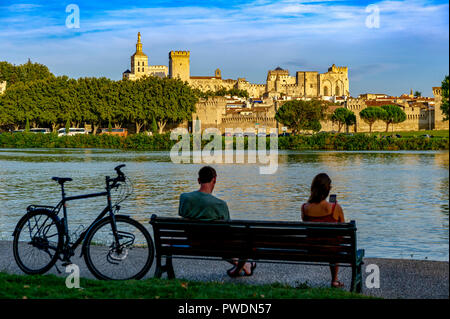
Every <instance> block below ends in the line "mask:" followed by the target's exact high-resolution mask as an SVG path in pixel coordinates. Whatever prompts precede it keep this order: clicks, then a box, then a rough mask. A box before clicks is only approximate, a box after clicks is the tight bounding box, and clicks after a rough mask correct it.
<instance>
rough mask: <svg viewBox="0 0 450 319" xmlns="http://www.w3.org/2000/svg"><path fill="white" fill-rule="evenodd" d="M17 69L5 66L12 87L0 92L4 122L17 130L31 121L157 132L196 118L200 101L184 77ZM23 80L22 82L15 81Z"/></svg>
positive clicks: (54, 125)
mask: <svg viewBox="0 0 450 319" xmlns="http://www.w3.org/2000/svg"><path fill="white" fill-rule="evenodd" d="M15 68H16V72H8V73H6V72H4V69H7V68H5V65H4V64H3V69H1V71H2V73H1V74H0V75H1V78H5V79H6V80H7V81H8V87H7V90H6V91H5V93H4V94H3V95H1V96H0V126H4V127H5V126H13V127H14V128H15V129H17V128H18V127H19V126H23V125H26V123H27V122H29V123H31V125H32V126H33V127H51V128H52V130H53V131H56V130H57V129H58V128H59V127H64V125H66V123H70V125H71V126H72V127H79V126H81V125H84V124H90V125H91V126H92V128H93V133H94V134H95V133H96V132H97V130H98V129H99V128H100V127H106V126H111V125H114V126H115V127H124V126H127V125H134V126H135V127H136V133H139V132H141V131H142V130H143V129H149V130H152V131H154V130H155V127H156V126H157V128H158V131H159V133H162V132H163V130H164V128H165V126H166V125H167V124H168V123H175V124H176V123H180V122H183V121H185V120H189V119H191V117H192V113H193V112H195V104H196V103H197V101H198V96H197V95H196V93H195V92H194V91H193V90H192V89H191V87H190V86H189V85H187V84H186V83H184V82H182V81H180V80H178V79H169V78H157V77H145V78H142V79H139V80H137V81H124V80H121V81H113V80H110V79H107V78H104V77H102V78H79V79H77V80H75V79H70V78H68V77H67V76H58V77H56V76H53V75H52V74H51V73H49V74H46V72H38V70H41V69H42V67H41V65H38V64H31V65H28V66H27V68H28V69H30V70H34V71H33V72H30V73H29V74H31V75H32V76H28V77H27V76H21V75H20V72H21V71H20V70H21V69H22V68H23V66H19V67H15ZM9 69H10V68H9ZM17 73H19V75H17ZM18 78H20V79H21V80H17V81H11V82H9V81H10V80H11V79H18ZM10 83H11V85H10ZM155 124H156V125H155ZM155 133H156V132H155Z"/></svg>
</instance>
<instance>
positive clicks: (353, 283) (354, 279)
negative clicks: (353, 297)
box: [350, 266, 356, 292]
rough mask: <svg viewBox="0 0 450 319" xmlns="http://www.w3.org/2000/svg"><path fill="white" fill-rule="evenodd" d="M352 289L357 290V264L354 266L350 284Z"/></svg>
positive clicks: (352, 290)
mask: <svg viewBox="0 0 450 319" xmlns="http://www.w3.org/2000/svg"><path fill="white" fill-rule="evenodd" d="M350 291H351V292H355V291H356V266H352V283H351V285H350Z"/></svg>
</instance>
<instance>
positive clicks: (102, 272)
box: [84, 215, 154, 280]
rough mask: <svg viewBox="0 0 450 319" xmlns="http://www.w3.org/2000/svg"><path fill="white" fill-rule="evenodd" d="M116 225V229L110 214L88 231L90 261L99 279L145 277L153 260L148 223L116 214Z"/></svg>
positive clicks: (87, 244) (85, 249)
mask: <svg viewBox="0 0 450 319" xmlns="http://www.w3.org/2000/svg"><path fill="white" fill-rule="evenodd" d="M115 226H116V231H113V220H112V218H111V217H107V218H104V219H102V220H101V221H99V222H98V223H97V224H96V225H94V226H93V228H92V229H91V230H90V231H89V233H88V234H87V235H86V238H85V245H84V247H85V248H84V259H85V261H86V265H87V267H88V268H89V270H90V271H91V272H92V274H93V275H94V276H95V277H96V278H98V279H104V280H127V279H141V278H142V277H144V275H145V274H146V273H147V272H148V270H149V269H150V267H151V265H152V262H153V257H154V249H153V240H152V238H151V236H150V234H149V232H148V231H147V229H145V227H144V226H142V225H141V224H140V223H138V222H137V221H135V220H133V219H131V218H129V217H125V216H120V215H118V216H115Z"/></svg>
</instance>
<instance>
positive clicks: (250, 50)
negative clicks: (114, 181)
mask: <svg viewBox="0 0 450 319" xmlns="http://www.w3.org/2000/svg"><path fill="white" fill-rule="evenodd" d="M71 4H74V5H76V6H77V8H78V9H79V28H72V26H73V25H74V22H75V20H74V19H72V17H73V13H74V12H73V11H72V10H68V12H66V9H67V7H68V6H69V5H71ZM69 8H70V7H69ZM377 13H378V17H379V19H378V20H377ZM66 20H69V24H67V23H66ZM377 21H378V23H377ZM448 28H449V3H448V1H441V0H439V1H438V0H436V1H423V0H412V1H379V2H373V1H317V0H316V1H314V0H309V1H294V0H282V1H271V0H255V1H239V0H226V1H225V0H220V1H209V0H202V1H201V0H189V1H187V0H178V1H163V0H157V1H142V0H134V1H118V0H108V1H100V0H99V1H92V0H70V1H54V0H47V1H35V0H23V1H5V0H0V61H8V62H10V63H13V64H23V63H25V62H27V60H28V59H31V61H33V62H38V63H42V64H45V65H47V66H48V67H49V69H50V71H51V72H53V73H54V74H56V75H68V76H70V77H73V78H79V77H86V76H89V77H102V76H105V77H108V78H111V79H114V80H119V79H121V77H122V73H123V72H124V71H125V70H126V69H129V68H130V56H131V55H132V54H133V53H134V52H135V43H136V39H137V32H141V36H142V43H143V51H144V52H145V53H146V54H147V55H148V56H149V63H150V64H157V65H168V53H169V51H171V50H189V51H190V52H191V75H193V76H206V75H209V76H212V75H213V74H214V70H215V69H216V68H220V69H221V71H222V77H223V78H231V79H237V78H238V77H243V78H246V79H247V80H249V81H250V82H252V83H260V84H263V83H265V80H266V77H267V71H268V70H270V69H274V68H276V67H278V66H280V67H282V68H283V69H288V70H289V71H290V74H291V75H293V76H294V75H295V72H296V71H318V72H320V73H323V72H326V71H327V70H328V68H329V67H330V66H331V65H332V64H336V65H337V66H348V68H349V81H350V94H351V95H352V96H358V95H359V94H362V93H368V92H369V93H386V94H390V95H397V96H398V95H401V94H403V93H409V91H410V89H413V90H414V91H416V90H417V91H420V92H422V94H423V95H424V96H432V87H433V86H440V85H441V82H442V80H443V79H444V77H445V75H447V74H448V73H449V29H448Z"/></svg>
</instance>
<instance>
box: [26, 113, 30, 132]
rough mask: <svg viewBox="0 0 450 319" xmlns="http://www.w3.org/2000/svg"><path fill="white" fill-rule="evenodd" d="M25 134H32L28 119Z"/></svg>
mask: <svg viewBox="0 0 450 319" xmlns="http://www.w3.org/2000/svg"><path fill="white" fill-rule="evenodd" d="M25 132H27V133H29V132H30V120H29V119H28V117H27V122H26V124H25Z"/></svg>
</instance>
